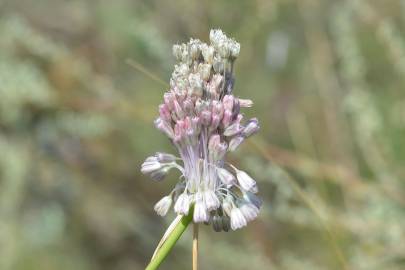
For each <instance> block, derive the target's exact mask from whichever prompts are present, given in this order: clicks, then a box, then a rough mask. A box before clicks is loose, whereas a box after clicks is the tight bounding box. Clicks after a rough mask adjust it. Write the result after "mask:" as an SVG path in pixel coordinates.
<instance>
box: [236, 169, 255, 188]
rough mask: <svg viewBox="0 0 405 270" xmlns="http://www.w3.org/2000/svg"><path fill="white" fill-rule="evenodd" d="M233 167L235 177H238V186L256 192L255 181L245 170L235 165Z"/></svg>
mask: <svg viewBox="0 0 405 270" xmlns="http://www.w3.org/2000/svg"><path fill="white" fill-rule="evenodd" d="M233 168H234V169H235V172H236V178H237V179H238V182H239V184H240V186H241V187H242V188H243V189H244V190H246V191H250V192H253V193H256V192H257V185H256V181H255V180H253V178H252V177H250V176H249V175H248V174H247V173H246V172H244V171H241V170H238V169H236V168H235V167H233Z"/></svg>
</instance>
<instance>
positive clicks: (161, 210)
mask: <svg viewBox="0 0 405 270" xmlns="http://www.w3.org/2000/svg"><path fill="white" fill-rule="evenodd" d="M171 205H172V196H170V195H169V196H165V197H163V198H162V199H161V200H160V201H158V202H157V203H156V204H155V207H154V209H155V211H156V213H157V214H158V215H159V216H165V215H166V214H167V211H169V208H170V206H171Z"/></svg>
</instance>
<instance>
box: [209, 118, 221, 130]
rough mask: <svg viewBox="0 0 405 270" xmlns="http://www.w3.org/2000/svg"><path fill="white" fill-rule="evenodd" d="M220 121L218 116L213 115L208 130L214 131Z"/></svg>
mask: <svg viewBox="0 0 405 270" xmlns="http://www.w3.org/2000/svg"><path fill="white" fill-rule="evenodd" d="M220 121H221V118H219V116H218V115H213V116H212V122H211V126H210V130H216V129H217V128H218V125H219V122H220Z"/></svg>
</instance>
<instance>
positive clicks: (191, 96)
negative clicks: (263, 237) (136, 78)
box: [141, 30, 261, 231]
mask: <svg viewBox="0 0 405 270" xmlns="http://www.w3.org/2000/svg"><path fill="white" fill-rule="evenodd" d="M239 51H240V45H239V43H237V42H236V41H235V40H233V39H230V38H228V37H227V36H226V35H225V34H224V33H223V32H222V31H221V30H211V32H210V44H209V45H208V44H206V43H204V42H201V41H200V40H198V39H191V40H190V41H189V42H188V43H187V44H181V45H174V46H173V55H174V57H175V58H176V59H177V61H178V63H177V64H176V65H175V67H174V71H173V74H172V77H171V79H170V89H169V90H168V91H167V92H166V93H165V94H164V96H163V100H164V102H163V103H162V104H161V105H159V117H158V118H157V119H156V120H155V126H156V127H157V128H158V129H159V130H160V131H162V132H163V133H164V134H166V135H167V136H168V137H169V138H170V140H171V142H172V143H173V145H174V146H175V147H176V148H177V150H178V153H179V156H180V157H176V156H174V155H172V154H167V153H156V154H155V155H154V156H151V157H148V158H147V159H146V161H145V162H144V163H143V164H142V169H141V170H142V173H144V174H148V175H150V176H151V178H152V179H154V180H156V181H161V180H163V179H164V178H165V176H166V175H167V173H168V172H169V170H171V169H177V170H179V171H180V172H181V177H180V181H179V182H178V183H177V184H176V186H175V187H174V189H173V190H172V191H171V192H170V194H169V195H167V196H165V197H163V198H162V199H161V200H160V201H159V202H158V203H157V204H156V205H155V207H154V209H155V211H156V212H157V213H158V214H159V215H161V216H164V215H166V213H167V212H168V210H169V209H170V208H171V206H172V205H174V211H175V212H176V213H177V214H179V215H188V213H189V211H190V209H191V207H194V212H193V221H194V222H195V223H201V222H204V223H206V224H207V223H211V224H212V226H213V228H214V230H215V231H222V230H223V231H228V230H229V229H230V228H231V229H232V230H236V229H239V228H242V227H244V226H246V224H247V223H248V222H249V221H252V220H253V219H255V218H256V217H257V215H258V213H259V208H260V206H261V201H260V199H259V198H258V197H257V196H256V195H255V194H256V193H257V192H258V188H257V185H256V181H255V180H253V179H252V177H250V176H249V175H248V174H247V173H246V172H244V171H242V170H239V169H237V168H236V167H235V166H233V165H232V164H230V163H228V162H226V160H225V158H226V154H227V152H229V151H235V150H236V149H237V148H238V146H239V145H240V144H241V143H242V142H243V141H244V140H245V139H247V138H248V137H250V136H251V135H253V134H254V133H256V132H257V131H258V130H259V124H258V121H257V119H256V118H252V119H249V120H247V121H243V114H241V112H240V110H241V108H246V107H251V106H252V104H253V103H252V101H251V100H249V99H241V98H238V97H235V96H234V95H233V88H234V82H235V79H234V76H233V65H234V63H235V60H236V58H237V57H238V55H239ZM179 162H181V163H182V165H181V164H179Z"/></svg>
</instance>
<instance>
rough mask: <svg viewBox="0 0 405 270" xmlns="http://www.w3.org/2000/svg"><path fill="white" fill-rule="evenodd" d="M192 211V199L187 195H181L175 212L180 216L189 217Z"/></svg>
mask: <svg viewBox="0 0 405 270" xmlns="http://www.w3.org/2000/svg"><path fill="white" fill-rule="evenodd" d="M189 209H190V198H189V196H188V195H187V194H186V193H182V194H180V196H179V197H178V198H177V201H176V204H175V205H174V211H175V212H176V213H177V214H179V215H188V211H189Z"/></svg>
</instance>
